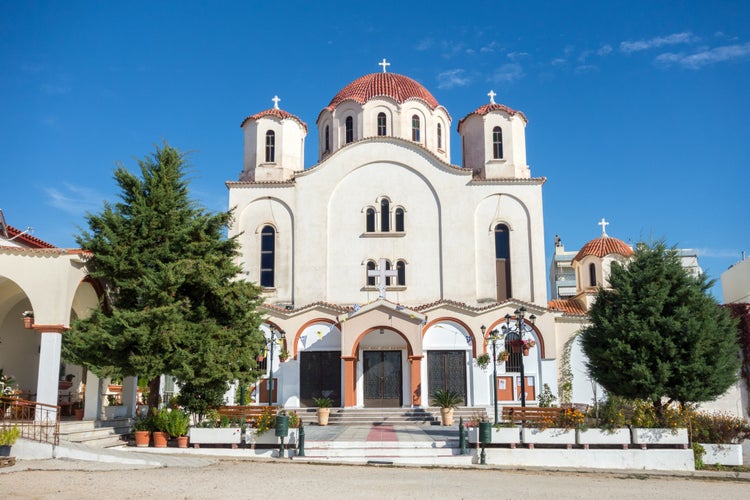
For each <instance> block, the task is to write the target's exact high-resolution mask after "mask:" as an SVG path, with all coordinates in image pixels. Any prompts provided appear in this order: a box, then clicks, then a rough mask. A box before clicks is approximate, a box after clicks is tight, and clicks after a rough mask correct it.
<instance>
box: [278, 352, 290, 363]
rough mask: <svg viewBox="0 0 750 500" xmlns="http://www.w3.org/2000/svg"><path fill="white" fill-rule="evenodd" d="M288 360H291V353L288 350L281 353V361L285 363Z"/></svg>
mask: <svg viewBox="0 0 750 500" xmlns="http://www.w3.org/2000/svg"><path fill="white" fill-rule="evenodd" d="M287 359H289V351H287V350H286V349H282V350H281V352H280V353H279V361H281V362H282V363H283V362H284V361H286V360H287Z"/></svg>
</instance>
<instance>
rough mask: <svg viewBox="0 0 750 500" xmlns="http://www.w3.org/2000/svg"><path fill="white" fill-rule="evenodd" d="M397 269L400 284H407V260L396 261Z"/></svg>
mask: <svg viewBox="0 0 750 500" xmlns="http://www.w3.org/2000/svg"><path fill="white" fill-rule="evenodd" d="M396 271H397V272H398V285H399V286H406V262H404V261H403V260H400V261H398V262H396Z"/></svg>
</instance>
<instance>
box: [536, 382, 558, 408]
mask: <svg viewBox="0 0 750 500" xmlns="http://www.w3.org/2000/svg"><path fill="white" fill-rule="evenodd" d="M537 400H538V401H539V406H540V407H542V408H549V407H551V406H554V405H553V403H554V402H555V401H557V398H556V397H555V395H554V394H552V390H551V389H550V388H549V385H548V384H544V386H543V387H542V392H540V393H539V397H538V398H537Z"/></svg>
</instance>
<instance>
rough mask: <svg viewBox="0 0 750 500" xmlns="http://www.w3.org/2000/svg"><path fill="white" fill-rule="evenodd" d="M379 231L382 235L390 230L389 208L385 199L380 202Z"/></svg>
mask: <svg viewBox="0 0 750 500" xmlns="http://www.w3.org/2000/svg"><path fill="white" fill-rule="evenodd" d="M380 230H381V231H382V232H384V233H387V232H388V231H390V230H391V208H390V203H388V200H385V199H383V200H381V201H380Z"/></svg>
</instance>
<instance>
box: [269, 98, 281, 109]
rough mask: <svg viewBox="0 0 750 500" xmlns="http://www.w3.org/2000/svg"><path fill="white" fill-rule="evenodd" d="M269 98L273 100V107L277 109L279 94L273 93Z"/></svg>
mask: <svg viewBox="0 0 750 500" xmlns="http://www.w3.org/2000/svg"><path fill="white" fill-rule="evenodd" d="M271 100H272V101H273V109H279V101H280V100H281V99H279V96H277V95H275V96H273V99H271Z"/></svg>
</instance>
